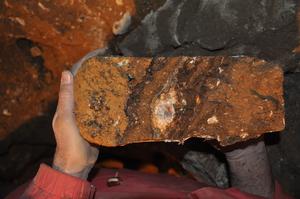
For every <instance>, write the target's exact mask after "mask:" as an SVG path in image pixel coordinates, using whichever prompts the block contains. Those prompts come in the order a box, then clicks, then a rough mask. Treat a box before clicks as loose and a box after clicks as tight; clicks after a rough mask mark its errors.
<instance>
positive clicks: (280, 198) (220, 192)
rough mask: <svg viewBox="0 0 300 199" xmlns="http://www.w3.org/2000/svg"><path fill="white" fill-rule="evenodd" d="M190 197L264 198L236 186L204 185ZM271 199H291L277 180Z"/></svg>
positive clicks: (224, 198)
mask: <svg viewBox="0 0 300 199" xmlns="http://www.w3.org/2000/svg"><path fill="white" fill-rule="evenodd" d="M190 197H191V198H192V199H206V198H211V199H219V198H222V199H264V197H259V196H255V195H252V194H248V193H244V192H241V191H240V190H238V189H237V188H229V189H218V188H213V187H205V188H201V189H198V190H196V191H194V192H192V193H191V194H190ZM273 199H293V198H292V197H290V196H288V195H286V194H285V193H284V192H283V190H282V188H281V186H280V185H279V183H278V182H276V183H275V193H274V196H273Z"/></svg>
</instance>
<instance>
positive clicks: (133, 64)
mask: <svg viewBox="0 0 300 199" xmlns="http://www.w3.org/2000/svg"><path fill="white" fill-rule="evenodd" d="M270 80H272V81H270ZM282 83H283V72H282V70H281V68H280V67H279V66H276V65H272V64H270V63H267V62H265V61H263V60H258V59H255V58H249V57H169V58H166V57H157V58H134V57H94V58H91V59H89V60H87V61H86V62H84V64H83V66H82V67H81V68H80V69H79V70H78V72H77V74H76V76H75V88H74V89H75V101H76V111H75V113H76V118H77V122H78V125H79V128H80V132H81V134H82V135H83V136H84V137H85V138H86V139H87V140H88V141H90V142H93V143H96V144H99V145H104V146H117V145H125V144H128V143H136V142H150V141H176V142H181V143H183V142H184V141H185V140H186V139H188V138H190V137H201V138H205V139H217V140H218V141H219V142H220V143H221V144H222V145H228V144H233V143H235V142H237V141H241V140H246V139H249V138H253V137H258V136H260V135H261V134H263V133H266V132H272V131H280V130H283V129H284V108H283V105H284V104H283V90H282Z"/></svg>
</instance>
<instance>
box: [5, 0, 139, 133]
mask: <svg viewBox="0 0 300 199" xmlns="http://www.w3.org/2000/svg"><path fill="white" fill-rule="evenodd" d="M135 12H136V10H135V4H134V1H133V0H128V1H127V0H126V3H125V1H124V0H117V1H116V0H101V1H78V0H72V1H71V0H66V1H60V0H53V1H43V0H40V1H26V0H21V1H13V0H4V1H1V2H0V38H1V41H0V45H1V49H0V101H1V104H0V111H1V112H0V113H1V114H0V139H3V138H5V137H6V136H7V135H8V134H9V133H10V132H13V131H14V130H16V129H17V128H18V127H19V126H20V125H22V124H23V123H25V122H27V121H29V120H30V119H32V118H34V117H36V116H40V115H43V114H45V113H46V114H47V111H48V106H49V103H50V102H53V101H55V100H56V99H57V92H58V87H59V77H60V73H61V71H62V70H64V69H69V68H70V67H71V66H72V64H74V63H75V62H76V61H78V60H79V59H80V58H81V57H82V56H84V55H85V54H86V53H88V52H90V51H92V50H95V49H97V48H103V47H106V46H107V45H108V43H109V42H110V40H111V39H112V38H113V36H114V33H115V34H117V33H120V31H122V30H121V29H120V28H122V27H120V23H121V22H124V19H128V17H129V16H132V17H134V15H135ZM124 16H125V17H124ZM123 18H124V19H123ZM122 19H123V20H122ZM124 23H125V22H124ZM121 25H122V24H121ZM127 25H128V24H127ZM118 31H119V32H118Z"/></svg>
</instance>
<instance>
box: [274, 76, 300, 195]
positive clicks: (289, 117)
mask: <svg viewBox="0 0 300 199" xmlns="http://www.w3.org/2000/svg"><path fill="white" fill-rule="evenodd" d="M284 95H285V110H286V128H285V130H284V131H283V132H282V133H280V134H277V136H275V137H274V135H273V137H270V138H272V139H271V140H273V141H272V142H271V143H272V145H270V146H269V147H268V150H269V159H270V161H271V165H272V168H273V174H274V176H275V177H276V179H277V180H278V181H279V182H280V183H281V184H282V186H283V188H284V190H285V191H287V192H288V193H290V194H292V195H293V196H294V197H295V198H299V196H300V190H299V186H296V185H299V179H300V156H299V151H300V145H299V140H300V123H299V118H300V73H295V74H288V75H286V76H285V80H284ZM274 140H275V141H274ZM274 142H275V144H274Z"/></svg>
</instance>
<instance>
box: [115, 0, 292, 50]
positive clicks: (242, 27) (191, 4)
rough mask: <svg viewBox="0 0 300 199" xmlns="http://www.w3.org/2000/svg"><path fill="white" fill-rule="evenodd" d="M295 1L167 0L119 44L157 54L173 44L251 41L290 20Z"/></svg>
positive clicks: (206, 45)
mask: <svg viewBox="0 0 300 199" xmlns="http://www.w3.org/2000/svg"><path fill="white" fill-rule="evenodd" d="M294 16H295V2H294V1H292V0H254V1H253V0H246V1H240V0H226V1H215V0H213V1H208V0H201V1H198V0H191V1H186V0H185V1H180V0H173V1H172V0H168V1H166V2H165V4H164V5H163V6H162V7H160V8H159V9H158V10H157V11H156V12H151V13H150V14H148V15H147V16H146V17H145V18H144V20H143V21H142V24H141V25H140V26H139V27H138V28H137V29H136V30H134V31H132V32H131V33H130V34H129V35H128V36H127V37H125V39H124V40H123V42H122V43H121V44H120V49H121V51H122V52H123V53H124V55H135V56H140V55H144V56H145V55H156V54H157V53H160V52H161V51H163V50H167V49H168V48H171V47H173V48H174V47H175V48H176V47H178V46H182V45H185V44H187V43H191V42H192V43H196V44H197V45H199V46H200V47H201V48H203V49H205V50H209V51H214V50H220V49H223V48H225V47H226V46H228V45H231V44H232V43H238V42H241V41H244V40H250V39H251V38H253V37H255V36H256V35H258V34H259V33H262V32H264V31H267V30H276V29H279V28H281V27H283V26H284V25H287V24H289V23H291V22H292V21H293V20H294Z"/></svg>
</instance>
